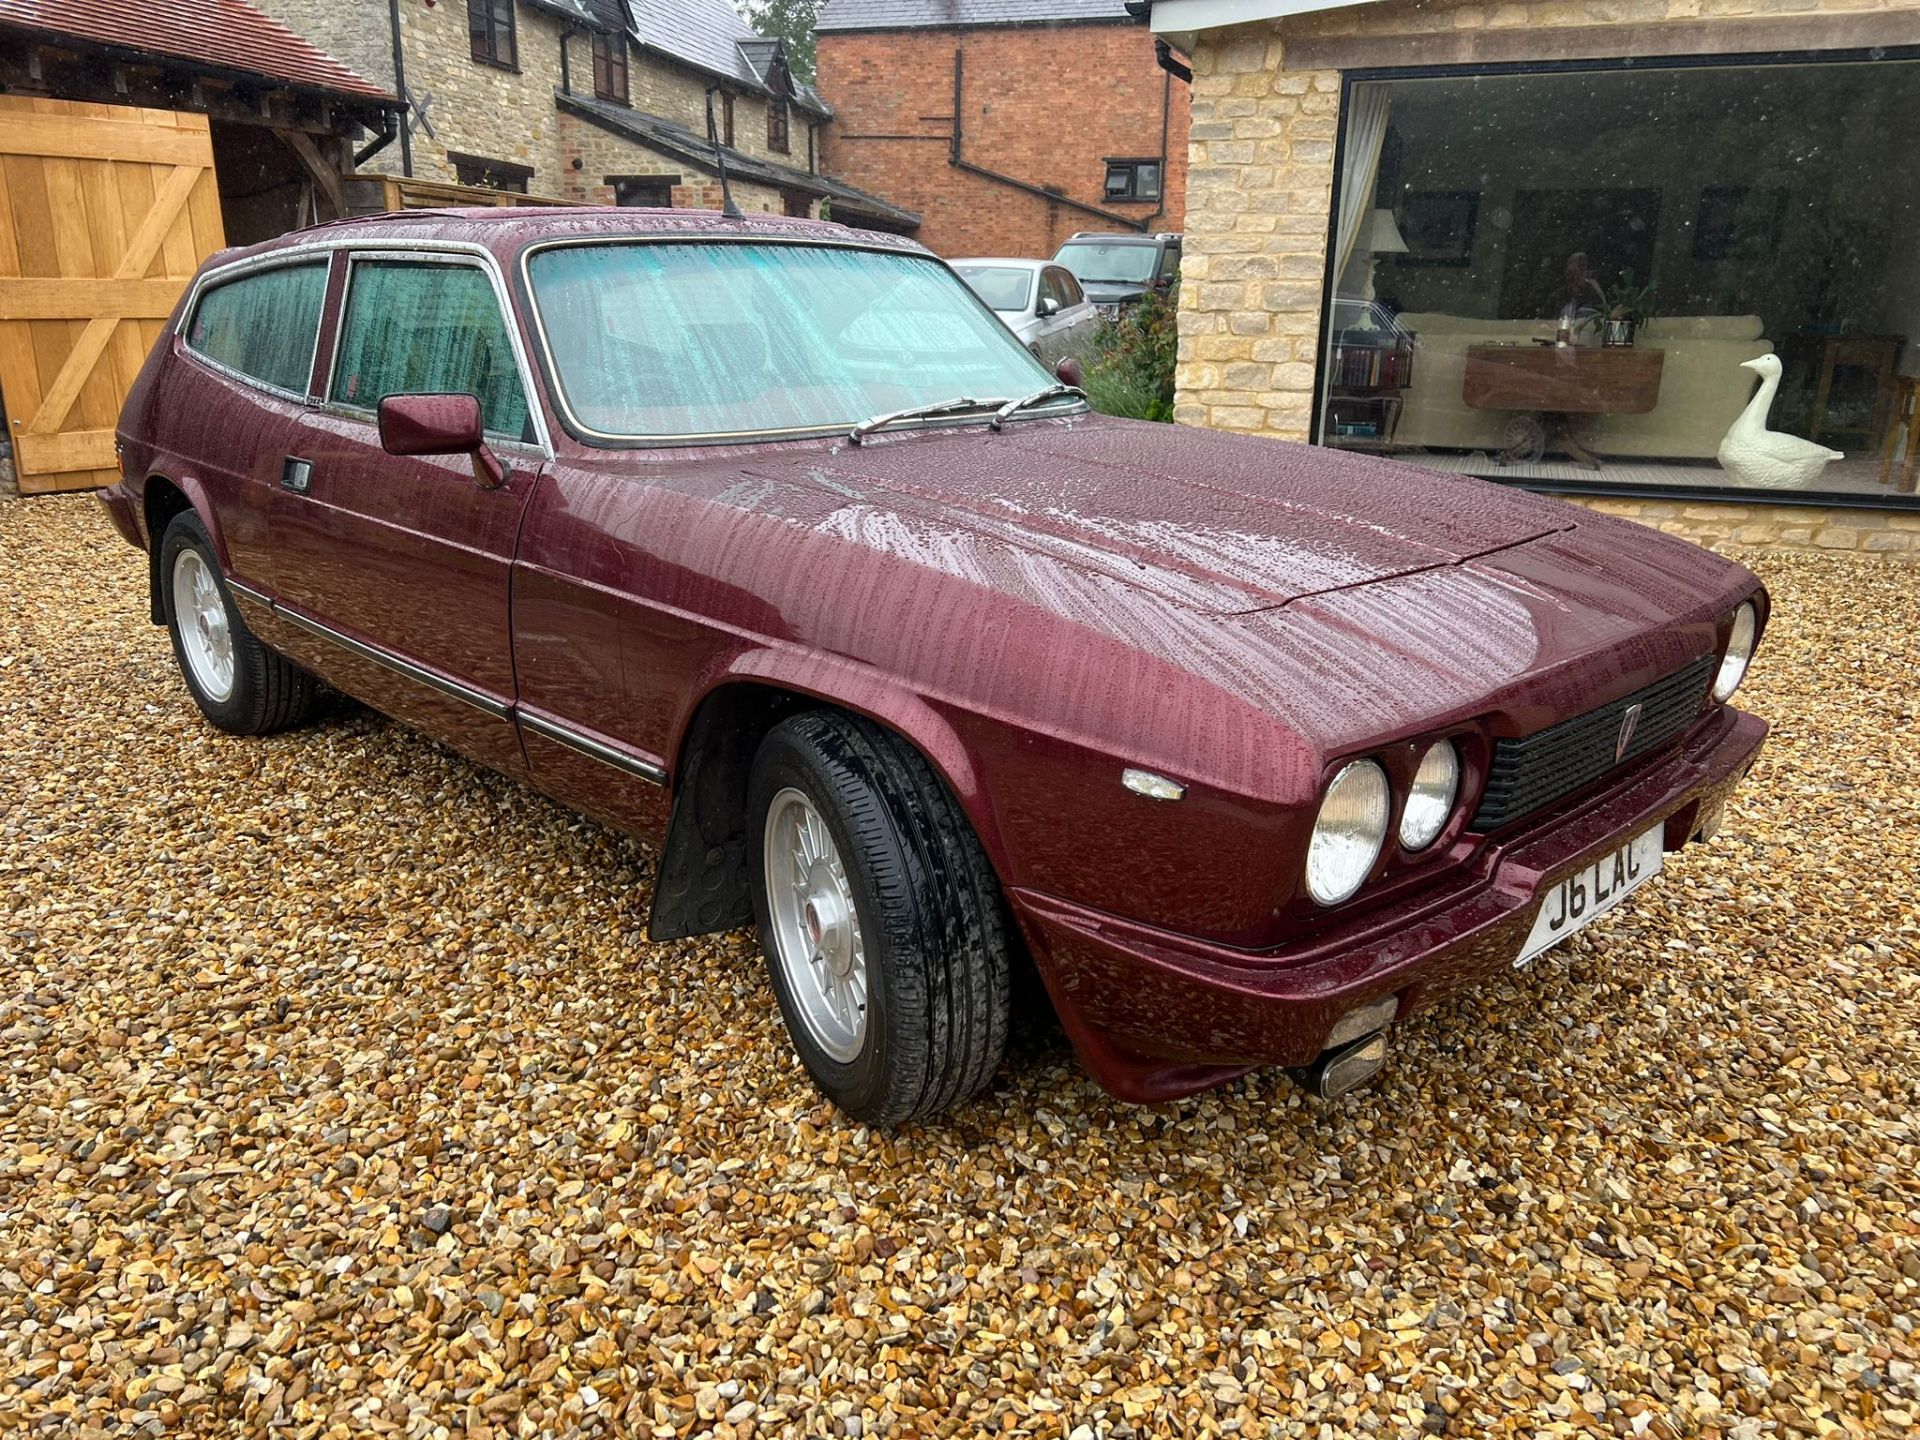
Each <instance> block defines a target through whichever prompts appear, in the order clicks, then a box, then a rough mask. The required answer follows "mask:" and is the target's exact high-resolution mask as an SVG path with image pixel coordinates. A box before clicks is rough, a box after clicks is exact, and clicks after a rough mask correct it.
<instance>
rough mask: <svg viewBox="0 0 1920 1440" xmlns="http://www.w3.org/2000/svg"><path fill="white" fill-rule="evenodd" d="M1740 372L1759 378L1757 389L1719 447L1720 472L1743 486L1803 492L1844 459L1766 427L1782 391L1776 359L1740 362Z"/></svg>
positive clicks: (1837, 452)
mask: <svg viewBox="0 0 1920 1440" xmlns="http://www.w3.org/2000/svg"><path fill="white" fill-rule="evenodd" d="M1740 368H1741V369H1743V370H1752V371H1754V372H1755V373H1756V374H1758V375H1759V376H1760V388H1759V389H1758V390H1756V391H1755V392H1754V395H1753V399H1752V400H1750V401H1748V402H1747V408H1746V409H1744V410H1742V411H1741V412H1740V418H1739V419H1738V420H1735V421H1734V422H1733V428H1731V429H1730V430H1728V431H1727V435H1726V438H1725V439H1724V440H1722V441H1721V442H1720V468H1721V469H1723V470H1725V471H1726V472H1727V473H1728V474H1729V475H1731V476H1732V477H1733V478H1734V479H1735V480H1737V481H1738V482H1739V483H1740V484H1742V485H1754V486H1758V487H1760V488H1761V489H1765V490H1804V489H1806V488H1807V487H1808V486H1810V485H1812V484H1813V483H1814V481H1816V480H1818V479H1819V478H1820V472H1821V471H1823V470H1825V469H1826V468H1827V466H1829V465H1830V464H1832V463H1833V462H1834V461H1835V460H1844V459H1845V458H1846V457H1845V456H1844V455H1842V454H1841V453H1840V452H1839V451H1838V450H1829V449H1827V447H1826V446H1824V445H1816V444H1814V443H1813V441H1811V440H1802V439H1801V438H1800V437H1799V436H1798V435H1783V434H1781V433H1780V432H1779V431H1777V430H1769V429H1768V428H1767V412H1768V411H1770V410H1772V409H1773V397H1774V395H1775V394H1776V393H1777V392H1778V391H1779V389H1780V357H1779V356H1778V355H1761V356H1758V357H1757V358H1755V359H1752V360H1743V361H1741V362H1740Z"/></svg>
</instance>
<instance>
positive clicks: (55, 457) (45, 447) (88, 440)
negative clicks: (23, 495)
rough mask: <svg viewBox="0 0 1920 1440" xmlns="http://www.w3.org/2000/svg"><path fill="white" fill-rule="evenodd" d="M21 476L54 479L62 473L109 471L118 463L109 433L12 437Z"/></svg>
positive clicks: (79, 432)
mask: <svg viewBox="0 0 1920 1440" xmlns="http://www.w3.org/2000/svg"><path fill="white" fill-rule="evenodd" d="M14 449H15V452H16V453H17V454H18V456H19V458H20V473H21V474H22V475H53V474H57V473H58V472H60V471H62V470H111V469H114V468H115V467H116V466H117V465H118V464H119V463H120V461H119V457H118V456H116V455H115V454H114V452H113V431H111V430H69V431H67V432H66V433H65V434H64V435H36V434H33V433H32V432H23V433H22V434H20V435H17V436H15V437H14Z"/></svg>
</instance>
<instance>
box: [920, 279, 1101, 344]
mask: <svg viewBox="0 0 1920 1440" xmlns="http://www.w3.org/2000/svg"><path fill="white" fill-rule="evenodd" d="M953 268H954V269H955V270H956V271H957V272H959V275H960V278H961V279H962V280H964V281H966V282H967V284H968V285H970V286H972V287H973V293H974V294H976V295H978V296H979V297H980V298H981V299H982V300H984V301H986V302H987V304H988V305H989V306H990V307H991V308H992V309H993V311H994V313H996V314H997V315H999V317H1000V318H1001V319H1002V320H1003V321H1005V322H1006V326H1007V328H1008V329H1009V330H1011V331H1013V333H1014V334H1015V335H1016V336H1018V337H1019V339H1020V343H1021V344H1023V345H1025V346H1026V347H1027V349H1029V350H1031V351H1032V352H1033V353H1034V356H1035V357H1036V358H1037V359H1038V360H1039V361H1040V363H1041V364H1043V365H1045V366H1047V367H1048V368H1049V369H1051V368H1052V367H1053V366H1055V365H1058V364H1059V363H1060V362H1061V361H1062V360H1064V359H1066V358H1067V357H1069V356H1071V357H1072V358H1073V359H1075V360H1078V361H1081V362H1082V363H1085V362H1087V361H1089V360H1091V359H1092V358H1093V337H1094V333H1095V332H1096V331H1097V330H1098V329H1099V328H1100V313H1099V311H1097V310H1095V309H1094V308H1093V306H1092V305H1091V304H1089V303H1088V301H1087V297H1086V295H1085V294H1084V293H1083V292H1082V291H1081V289H1080V282H1079V281H1078V280H1076V279H1074V278H1073V272H1072V271H1070V270H1068V269H1067V268H1066V266H1064V265H1055V264H1054V263H1053V262H1052V261H1051V260H1000V259H975V260H955V261H954V262H953Z"/></svg>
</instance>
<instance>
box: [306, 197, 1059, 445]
mask: <svg viewBox="0 0 1920 1440" xmlns="http://www.w3.org/2000/svg"><path fill="white" fill-rule="evenodd" d="M588 245H688V246H700V245H791V246H795V247H799V248H803V249H816V250H864V251H866V252H868V253H869V254H873V255H900V256H905V257H906V258H908V259H910V260H923V261H927V262H929V263H931V264H933V265H936V266H938V267H939V268H940V269H942V270H945V271H946V272H947V274H948V275H951V276H952V277H953V281H954V283H955V284H956V285H958V286H959V287H960V289H961V291H962V292H963V293H964V294H966V295H967V296H968V297H969V298H970V299H972V301H973V302H974V304H976V305H978V306H979V307H980V309H981V311H982V312H983V313H984V314H985V315H987V317H988V318H989V319H991V320H992V321H993V323H994V325H996V326H997V327H999V328H1000V329H1002V330H1005V329H1006V321H1004V320H1002V319H1001V318H1000V312H999V311H997V310H995V309H993V308H992V307H991V306H989V305H988V304H987V302H986V301H984V300H982V299H981V298H980V297H979V296H978V295H976V294H974V290H973V287H972V286H971V285H969V284H967V282H966V281H964V280H962V279H961V278H960V277H959V275H958V274H955V272H954V269H953V267H952V266H951V265H949V264H948V263H947V262H946V261H945V260H942V259H941V258H940V257H939V256H937V255H932V254H922V253H920V252H918V251H913V250H903V249H898V248H895V247H894V246H891V245H876V244H873V243H872V242H871V241H865V240H835V239H833V238H831V237H825V236H814V235H804V236H803V235H714V234H701V233H697V232H689V233H687V234H683V235H645V234H629V235H578V236H574V235H570V236H566V237H564V238H561V239H555V240H542V241H537V242H536V243H534V244H532V245H528V246H526V247H525V248H524V249H522V250H521V252H520V285H521V288H522V289H523V290H524V291H525V292H526V296H527V318H528V320H529V322H530V323H531V324H532V327H533V333H534V335H535V336H536V337H537V338H538V340H539V342H540V357H541V359H542V361H543V362H544V363H545V366H546V372H547V379H548V382H549V384H550V389H551V394H552V398H553V405H554V408H555V409H556V410H558V411H559V412H560V415H561V418H562V419H563V420H565V421H566V424H567V428H568V429H569V430H571V431H572V432H573V433H574V434H575V435H577V436H580V437H582V438H587V437H591V438H592V439H594V440H601V441H605V442H607V448H613V449H628V448H641V447H645V448H649V449H652V448H672V447H676V446H683V445H724V444H734V443H738V442H741V441H748V440H792V439H803V438H806V437H810V436H829V435H845V434H846V433H847V431H848V429H849V428H850V427H852V426H853V425H856V424H858V423H859V422H858V421H857V420H847V421H834V422H828V423H821V424H816V425H789V426H785V427H782V428H779V429H771V430H704V431H698V432H692V433H688V434H679V435H645V434H641V435H623V434H619V433H617V432H614V431H609V430H597V429H595V428H594V427H593V426H591V425H589V424H587V423H586V422H585V421H584V420H582V419H581V418H580V417H579V416H578V415H576V414H575V413H574V409H573V403H572V401H571V400H569V399H568V397H567V387H566V386H565V385H563V384H561V383H560V367H559V366H558V365H557V364H556V363H555V361H554V358H553V342H552V341H551V340H550V339H549V338H548V335H547V322H546V317H545V316H544V315H542V314H541V313H540V297H539V295H538V294H537V293H536V292H535V290H534V288H533V273H532V271H531V270H530V269H529V268H528V267H529V265H530V263H531V261H532V260H533V257H534V256H535V255H539V254H542V253H543V252H545V251H548V250H561V249H571V248H573V247H576V246H588ZM344 313H345V307H344V306H343V307H342V314H344ZM1007 338H1008V339H1010V340H1012V341H1013V343H1014V345H1015V347H1016V348H1018V349H1020V350H1022V351H1024V350H1025V349H1026V347H1025V346H1024V345H1021V343H1020V341H1019V340H1018V339H1017V338H1015V337H1014V336H1013V334H1012V332H1011V331H1009V332H1008V337H1007ZM1036 363H1038V362H1036ZM1040 368H1041V369H1042V371H1046V367H1045V366H1044V365H1043V366H1041V367H1040ZM1048 378H1049V379H1051V378H1053V377H1052V375H1051V373H1050V372H1048ZM1075 404H1076V406H1077V407H1078V408H1069V409H1065V410H1057V411H1052V410H1043V411H1039V412H1037V413H1032V414H1028V415H1026V416H1024V417H1021V418H1024V419H1028V420H1045V419H1058V418H1060V417H1061V416H1062V415H1079V414H1082V413H1088V412H1091V410H1092V408H1093V407H1092V406H1090V405H1088V404H1087V403H1086V402H1085V401H1084V400H1081V401H1076V402H1075ZM955 421H956V417H954V416H938V417H935V418H934V419H931V420H924V421H915V422H912V423H911V424H908V425H901V426H898V427H890V428H897V429H900V430H930V429H935V428H937V427H939V426H942V425H952V424H954V423H955Z"/></svg>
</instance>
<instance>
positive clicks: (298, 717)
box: [159, 510, 320, 735]
mask: <svg viewBox="0 0 1920 1440" xmlns="http://www.w3.org/2000/svg"><path fill="white" fill-rule="evenodd" d="M188 551H191V552H194V553H195V554H197V555H198V557H199V559H200V563H201V564H203V565H204V566H206V567H207V569H208V570H209V571H210V572H211V574H212V579H213V583H214V585H215V586H216V587H217V588H218V590H219V592H220V600H221V603H222V605H223V606H224V607H225V611H226V622H227V635H228V638H229V640H230V642H231V645H232V651H233V684H232V687H231V689H230V690H229V691H228V693H227V694H226V695H225V696H224V697H223V696H219V695H216V694H213V693H211V692H210V691H209V690H208V688H207V687H206V686H205V685H203V684H202V683H201V681H200V678H199V677H198V676H197V675H196V674H195V672H194V667H193V665H192V664H191V663H190V662H189V660H188V658H187V652H186V648H185V645H184V643H183V641H182V638H181V625H182V621H181V618H180V616H179V615H178V613H177V612H176V602H175V597H174V584H173V582H174V572H175V568H176V567H177V566H179V565H181V564H182V563H183V561H182V556H183V554H184V553H186V552H188ZM159 567H160V603H161V608H162V612H163V613H164V614H165V615H166V618H167V634H168V635H170V636H171V637H172V639H173V658H174V661H175V663H176V664H178V665H179V667H180V676H181V678H182V679H183V680H185V681H186V683H187V693H188V694H190V695H192V696H193V702H194V704H196V705H198V706H199V707H200V713H201V714H202V715H205V716H206V717H207V719H208V720H209V721H210V722H212V724H213V725H214V727H215V728H216V729H220V730H224V731H226V732H227V733H228V734H229V735H268V734H271V733H272V732H273V731H275V730H285V729H286V728H287V727H289V726H291V725H298V724H299V723H300V722H301V721H303V720H305V719H306V718H307V717H308V716H309V715H311V714H312V713H313V710H314V706H315V704H316V702H317V701H318V699H319V694H320V684H319V682H318V681H317V680H315V679H314V678H313V677H312V676H311V675H309V674H308V673H307V672H306V671H304V670H302V669H301V668H300V667H299V666H298V665H295V664H294V663H293V662H292V661H291V660H288V659H286V658H285V657H283V656H281V655H278V654H276V653H275V652H273V651H272V650H269V649H268V648H267V647H266V646H265V645H262V644H261V643H260V641H259V639H258V638H257V637H256V636H255V635H254V633H253V631H251V630H249V629H248V628H247V622H246V621H245V620H244V619H243V618H242V617H241V614H240V611H239V608H238V607H237V606H236V605H235V604H234V603H233V593H232V592H231V591H230V590H228V589H227V582H226V577H225V576H223V575H222V574H221V573H220V559H219V557H218V556H217V555H216V554H215V553H214V549H213V540H212V538H211V537H210V536H209V535H208V534H207V527H206V526H205V525H204V524H202V523H201V520H200V517H199V516H198V515H196V514H195V513H194V512H193V511H191V510H182V511H181V512H180V513H179V514H178V515H175V516H174V517H173V519H172V520H171V521H170V522H169V523H168V525H167V528H166V531H165V532H164V533H163V534H162V535H161V537H160V559H159Z"/></svg>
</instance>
